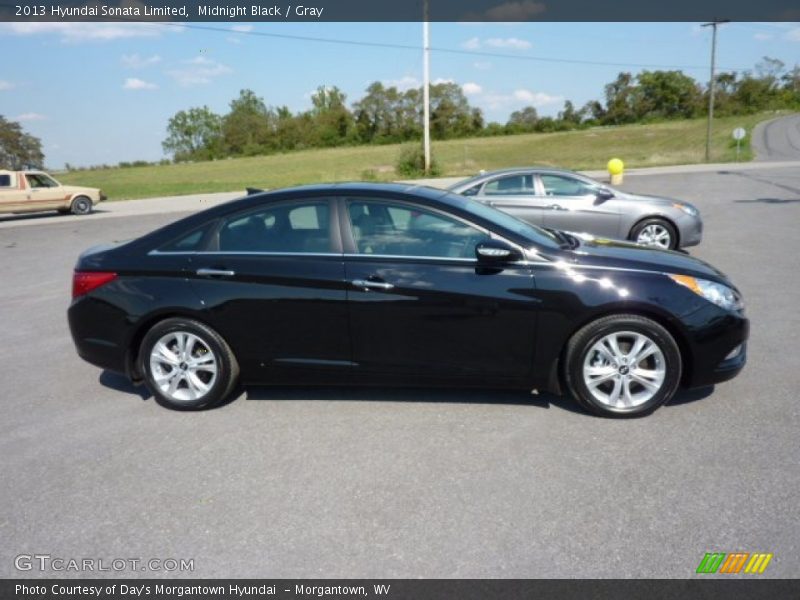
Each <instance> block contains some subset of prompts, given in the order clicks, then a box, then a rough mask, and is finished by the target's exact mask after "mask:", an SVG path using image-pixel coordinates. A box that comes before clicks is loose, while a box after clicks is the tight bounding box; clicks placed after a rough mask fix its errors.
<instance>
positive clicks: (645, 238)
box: [636, 223, 672, 249]
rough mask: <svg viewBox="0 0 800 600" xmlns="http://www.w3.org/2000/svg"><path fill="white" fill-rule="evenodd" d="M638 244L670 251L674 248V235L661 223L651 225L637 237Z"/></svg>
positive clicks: (645, 227) (646, 226) (643, 229)
mask: <svg viewBox="0 0 800 600" xmlns="http://www.w3.org/2000/svg"><path fill="white" fill-rule="evenodd" d="M636 243H638V244H644V245H645V246H656V247H658V248H664V249H669V248H671V247H672V233H671V232H670V231H669V230H668V229H667V228H666V227H665V226H664V225H662V224H660V223H650V224H649V225H645V226H644V228H642V230H641V231H640V232H639V235H637V236H636Z"/></svg>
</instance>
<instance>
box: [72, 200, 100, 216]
mask: <svg viewBox="0 0 800 600" xmlns="http://www.w3.org/2000/svg"><path fill="white" fill-rule="evenodd" d="M93 208H94V206H93V205H92V200H91V199H90V198H87V197H86V196H78V197H77V198H73V200H72V204H71V205H70V212H71V213H72V214H73V215H88V214H89V213H90V212H92V209H93Z"/></svg>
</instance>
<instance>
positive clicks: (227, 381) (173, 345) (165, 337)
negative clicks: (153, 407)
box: [138, 318, 239, 410]
mask: <svg viewBox="0 0 800 600" xmlns="http://www.w3.org/2000/svg"><path fill="white" fill-rule="evenodd" d="M181 344H183V347H184V348H185V350H187V351H188V352H189V353H190V354H191V356H187V355H182V354H181V349H180V348H181V346H180V345H181ZM138 362H139V364H138V367H139V372H140V373H142V374H143V375H144V380H145V383H146V384H147V387H148V388H149V389H150V391H151V392H152V393H153V396H154V397H155V399H156V401H157V402H158V403H159V404H161V405H162V406H165V407H166V408H171V409H173V410H199V409H204V408H211V407H212V406H215V405H217V404H220V403H221V402H223V401H224V400H226V399H227V398H228V396H229V395H230V393H231V392H232V391H233V389H234V387H235V386H236V381H237V380H238V378H239V365H238V363H237V362H236V357H235V356H234V355H233V352H232V351H231V349H230V347H229V346H228V344H227V343H226V342H225V340H224V339H222V337H221V336H220V335H219V334H218V333H217V332H216V331H214V330H213V329H211V328H210V327H208V326H206V325H204V324H203V323H199V322H198V321H195V320H193V319H184V318H172V319H166V320H164V321H161V322H159V323H157V324H156V325H154V326H153V327H152V328H151V329H150V331H148V332H147V334H146V335H145V336H144V339H143V340H142V343H141V346H140V349H139V360H138Z"/></svg>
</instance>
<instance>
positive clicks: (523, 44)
mask: <svg viewBox="0 0 800 600" xmlns="http://www.w3.org/2000/svg"><path fill="white" fill-rule="evenodd" d="M531 45H532V44H531V43H530V42H529V41H528V40H521V39H519V38H515V37H509V38H488V39H485V40H481V39H480V38H478V37H471V38H469V39H468V40H467V41H465V42H462V44H461V47H462V48H464V49H466V50H479V49H480V48H482V47H484V46H488V47H490V48H504V49H509V48H510V49H511V50H527V49H528V48H530V47H531Z"/></svg>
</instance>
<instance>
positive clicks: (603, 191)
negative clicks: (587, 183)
mask: <svg viewBox="0 0 800 600" xmlns="http://www.w3.org/2000/svg"><path fill="white" fill-rule="evenodd" d="M595 196H596V197H597V202H598V203H601V202H605V201H606V200H611V198H613V197H614V192H612V191H611V190H610V189H608V188H600V189H599V190H597V192H596V193H595Z"/></svg>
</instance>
